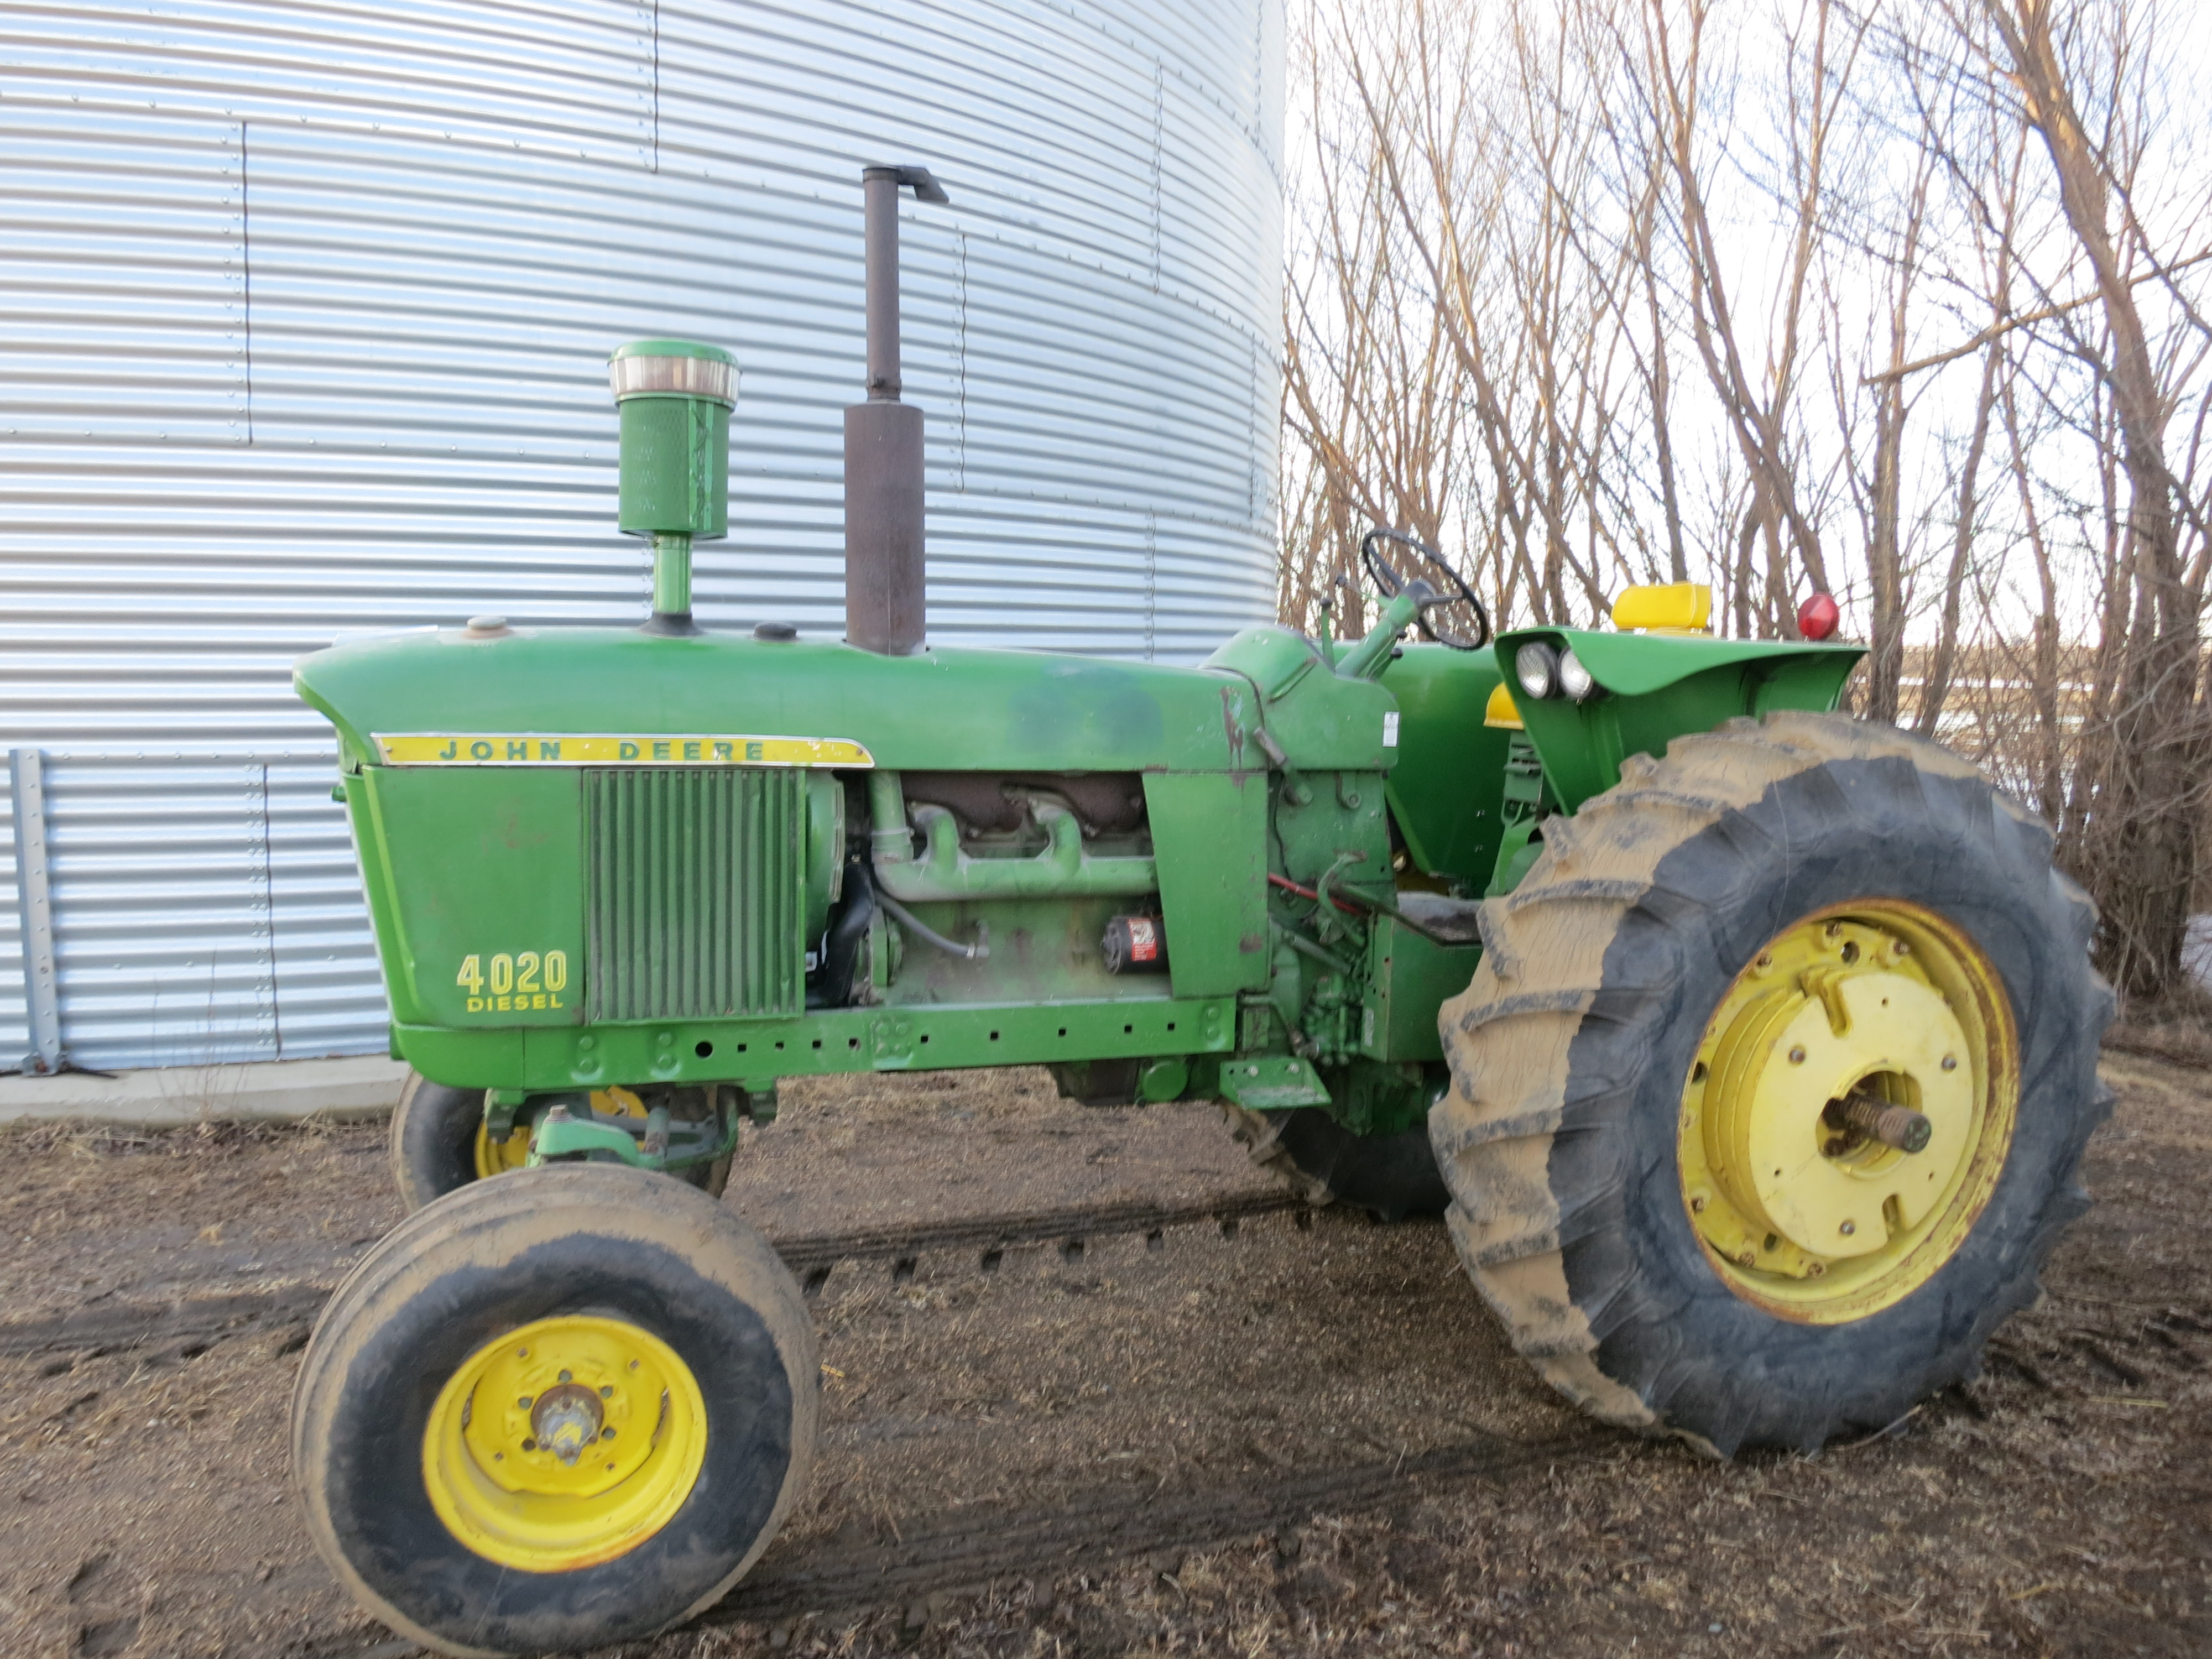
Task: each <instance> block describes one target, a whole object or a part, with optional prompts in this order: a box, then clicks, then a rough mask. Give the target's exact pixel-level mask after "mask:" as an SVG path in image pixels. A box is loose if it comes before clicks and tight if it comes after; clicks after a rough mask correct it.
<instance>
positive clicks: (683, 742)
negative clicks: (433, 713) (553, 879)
mask: <svg viewBox="0 0 2212 1659" xmlns="http://www.w3.org/2000/svg"><path fill="white" fill-rule="evenodd" d="M374 742H375V744H376V749H377V754H378V757H380V759H381V761H382V762H383V763H384V764H385V765H386V766H873V765H874V764H875V758H874V757H872V755H870V754H869V753H868V751H867V750H866V749H864V748H862V747H861V746H860V744H857V743H853V742H850V741H848V739H846V738H745V737H727V736H723V737H714V736H707V735H696V736H695V735H690V734H677V735H672V736H671V735H667V734H660V735H654V734H652V733H641V734H638V735H635V736H623V735H622V734H619V733H610V732H558V733H556V732H391V733H388V734H387V733H384V732H379V733H378V734H377V735H376V737H375V738H374Z"/></svg>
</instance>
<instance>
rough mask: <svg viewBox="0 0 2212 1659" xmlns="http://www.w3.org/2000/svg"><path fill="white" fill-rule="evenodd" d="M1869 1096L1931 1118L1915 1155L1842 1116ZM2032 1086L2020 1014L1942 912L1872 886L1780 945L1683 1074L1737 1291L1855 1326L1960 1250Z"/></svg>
mask: <svg viewBox="0 0 2212 1659" xmlns="http://www.w3.org/2000/svg"><path fill="white" fill-rule="evenodd" d="M1853 1092H1857V1093H1858V1094H1859V1095H1861V1096H1862V1097H1869V1098H1874V1099H1879V1100H1881V1101H1884V1102H1887V1103H1890V1104H1893V1105H1898V1106H1905V1107H1908V1108H1910V1109H1912V1110H1914V1111H1916V1112H1918V1113H1920V1114H1922V1115H1923V1116H1924V1117H1925V1118H1926V1119H1927V1120H1928V1131H1929V1140H1928V1144H1927V1145H1926V1146H1925V1147H1923V1149H1921V1150H1920V1151H1917V1152H1904V1151H1901V1150H1899V1149H1898V1148H1895V1147H1893V1146H1884V1145H1882V1144H1881V1143H1880V1142H1879V1141H1876V1140H1874V1139H1869V1138H1868V1137H1866V1136H1864V1135H1863V1134H1860V1133H1857V1132H1856V1131H1853V1130H1851V1129H1849V1128H1846V1127H1841V1126H1839V1124H1838V1117H1837V1113H1838V1109H1839V1108H1838V1106H1837V1105H1832V1104H1831V1103H1840V1102H1842V1101H1843V1100H1844V1097H1847V1096H1849V1095H1850V1094H1852V1093H1853ZM2019 1097H2020V1079H2019V1061H2018V1043H2017V1040H2016V1037H2015V1032H2014V1029H2013V1020H2012V1008H2011V1004H2010V1002H2009V1001H2008V1000H2007V998H2006V996H2005V994H2004V987H2003V984H2002V981H2000V980H1999V978H1998V977H1997V974H1996V969H1994V968H1992V967H1991V966H1990V962H1989V960H1988V958H1987V957H1984V955H1983V954H1982V953H1981V951H1979V950H1978V948H1976V946H1975V945H1974V944H1973V942H1972V940H1971V939H1968V938H1967V937H1966V935H1965V934H1964V933H1961V932H1960V931H1959V929H1957V928H1956V927H1953V926H1952V925H1951V924H1950V923H1949V922H1948V921H1944V920H1943V919H1942V917H1940V916H1938V915H1936V914H1935V913H1934V912H1932V911H1930V910H1928V909H1925V908H1922V907H1921V906H1918V905H1916V904H1910V903H1906V902H1904V901H1902V900H1897V899H1868V900H1863V901H1861V902H1855V903H1851V904H1844V905H1838V906H1835V907H1833V908H1830V909H1826V910H1822V911H1820V912H1818V913H1817V914H1815V915H1811V916H1808V917H1807V918H1805V919H1804V920H1803V921H1799V922H1797V923H1796V924H1795V925H1793V926H1791V927H1789V928H1787V929H1785V930H1784V932H1782V933H1779V934H1778V935H1777V936H1776V937H1775V938H1774V939H1771V941H1769V942H1768V944H1767V945H1766V946H1765V949H1764V950H1762V951H1760V952H1759V954H1758V956H1757V957H1754V958H1753V962H1752V963H1751V965H1750V966H1749V967H1747V968H1746V969H1744V970H1743V972H1742V973H1741V974H1740V975H1737V976H1736V979H1735V983H1734V984H1732V985H1731V986H1730V987H1729V991H1728V994H1727V995H1726V996H1724V997H1723V998H1722V999H1721V1004H1720V1006H1719V1007H1718V1008H1717V1009H1715V1010H1714V1012H1713V1016H1712V1018H1711V1020H1710V1021H1708V1022H1707V1024H1706V1026H1705V1032H1704V1035H1703V1036H1702V1037H1701V1038H1700V1039H1699V1045H1698V1053H1697V1058H1696V1060H1695V1061H1694V1063H1693V1064H1692V1066H1691V1069H1690V1075H1689V1077H1688V1079H1687V1080H1686V1082H1685V1084H1684V1085H1683V1091H1682V1108H1681V1122H1680V1142H1679V1161H1680V1170H1681V1182H1682V1199H1683V1203H1684V1205H1685V1206H1686V1208H1687V1209H1688V1211H1689V1214H1690V1223H1691V1225H1692V1229H1693V1230H1694V1231H1696V1233H1697V1236H1698V1240H1699V1243H1700V1245H1701V1246H1702V1247H1703V1248H1704V1249H1705V1255H1706V1256H1707V1258H1708V1259H1709V1260H1710V1261H1711V1263H1712V1265H1713V1267H1714V1268H1715V1270H1716V1271H1717V1273H1719V1274H1720V1276H1721V1279H1722V1280H1723V1282H1724V1283H1726V1284H1727V1285H1728V1287H1729V1289H1730V1290H1731V1291H1735V1293H1736V1294H1737V1295H1738V1296H1740V1297H1743V1298H1744V1299H1745V1300H1746V1301H1748V1302H1752V1303H1755V1304H1758V1305H1759V1306H1760V1307H1762V1308H1764V1309H1765V1310H1768V1311H1769V1312H1771V1313H1773V1314H1776V1315H1778V1316H1780V1317H1783V1318H1785V1319H1791V1320H1796V1321H1798V1322H1803V1323H1808V1324H1823V1325H1832V1324H1843V1323H1845V1322H1849V1321H1851V1320H1855V1319H1863V1318H1865V1317H1867V1316H1869V1315H1871V1314H1875V1313H1878V1312H1880V1311H1881V1310H1882V1309H1884V1308H1887V1307H1891V1306H1893V1305H1894V1304H1897V1303H1899V1302H1901V1301H1903V1300H1904V1299H1905V1297H1908V1296H1910V1295H1911V1294H1912V1292H1913V1291H1916V1290H1917V1289H1919V1288H1920V1286H1921V1285H1924V1284H1926V1283H1927V1282H1928V1280H1929V1279H1931V1278H1933V1277H1934V1276H1935V1275H1936V1273H1937V1272H1938V1271H1939V1270H1940V1269H1941V1268H1942V1266H1943V1265H1944V1263H1946V1262H1947V1261H1949V1260H1950V1259H1951V1258H1952V1256H1953V1255H1956V1254H1957V1252H1958V1250H1959V1248H1960V1245H1962V1244H1963V1243H1965V1242H1966V1237H1967V1235H1968V1234H1969V1233H1970V1232H1972V1230H1973V1225H1974V1223H1975V1220H1976V1219H1977V1218H1978V1217H1979V1215H1980V1214H1981V1212H1982V1208H1983V1206H1984V1205H1985V1204H1987V1203H1988V1201H1989V1198H1990V1193H1991V1192H1992V1191H1993V1190H1995V1188H1996V1181H1997V1176H1998V1175H1999V1174H2000V1173H2001V1172H2002V1170H2003V1168H2004V1161H2005V1155H2006V1153H2007V1152H2008V1151H2009V1150H2010V1148H2011V1146H2012V1136H2013V1127H2014V1123H2015V1116H2016V1112H2017V1108H2018V1103H2019Z"/></svg>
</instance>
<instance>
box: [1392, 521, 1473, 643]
mask: <svg viewBox="0 0 2212 1659" xmlns="http://www.w3.org/2000/svg"><path fill="white" fill-rule="evenodd" d="M1359 557H1360V562H1362V563H1363V564H1364V565H1365V566H1366V567H1367V574H1368V575H1369V576H1370V577H1371V578H1372V579H1373V580H1374V583H1375V586H1376V587H1377V588H1379V589H1381V590H1382V593H1383V598H1384V599H1396V598H1397V597H1398V595H1399V594H1400V593H1411V594H1412V595H1413V598H1414V599H1415V600H1416V601H1417V602H1418V603H1419V605H1420V607H1421V608H1420V610H1419V611H1418V612H1417V613H1416V614H1415V617H1414V625H1415V626H1416V627H1418V628H1419V629H1420V630H1421V634H1422V636H1423V637H1424V638H1425V639H1431V640H1434V641H1436V642H1437V644H1438V645H1443V646H1449V647H1451V648H1452V649H1453V650H1455V651H1480V650H1481V649H1482V647H1484V646H1486V645H1488V644H1489V643H1490V641H1491V637H1492V635H1491V630H1490V613H1489V612H1488V611H1485V610H1484V609H1483V608H1482V601H1481V600H1480V599H1476V598H1475V597H1474V589H1473V588H1471V587H1469V586H1468V585H1467V582H1466V580H1464V579H1463V578H1462V576H1461V575H1460V574H1459V572H1458V571H1456V570H1455V569H1453V568H1451V566H1449V564H1446V563H1445V562H1444V556H1443V554H1441V553H1439V552H1437V550H1436V549H1435V548H1433V547H1431V546H1430V545H1429V544H1427V543H1426V542H1424V541H1420V540H1418V539H1416V538H1413V537H1412V536H1408V535H1407V533H1406V532H1404V531H1402V530H1385V529H1383V527H1382V526H1380V525H1377V526H1376V527H1375V528H1374V529H1372V530H1370V531H1369V532H1367V533H1366V534H1365V535H1364V536H1362V537H1361V538H1359Z"/></svg>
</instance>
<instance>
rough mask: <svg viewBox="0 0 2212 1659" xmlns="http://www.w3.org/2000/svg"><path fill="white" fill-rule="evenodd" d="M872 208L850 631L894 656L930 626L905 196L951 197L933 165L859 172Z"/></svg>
mask: <svg viewBox="0 0 2212 1659" xmlns="http://www.w3.org/2000/svg"><path fill="white" fill-rule="evenodd" d="M860 190H861V195H862V198H863V205H864V210H865V213H866V220H865V225H864V232H865V255H866V267H867V320H868V400H867V402H866V403H863V404H854V405H852V406H851V407H850V408H848V410H846V411H845V638H846V641H847V642H848V643H849V644H852V645H856V646H858V647H860V648H861V649H862V650H863V651H873V652H876V653H879V654H881V655H884V656H888V657H904V656H910V655H912V654H913V653H915V652H916V651H919V650H921V647H922V641H923V638H924V636H925V634H926V631H927V608H928V604H927V583H926V580H925V577H924V570H923V559H924V544H923V533H922V489H921V484H922V416H921V410H919V409H916V408H915V407H914V406H913V405H912V404H903V403H901V402H900V401H899V271H898V195H899V191H902V190H912V191H914V193H915V197H916V198H917V199H919V200H921V201H924V202H930V203H934V204H944V203H945V202H946V201H948V200H950V199H951V198H949V197H947V196H946V195H945V191H944V189H943V187H942V186H940V185H939V184H938V182H937V180H936V179H933V178H932V177H931V176H930V173H929V169H928V168H927V167H864V168H862V169H861V172H860Z"/></svg>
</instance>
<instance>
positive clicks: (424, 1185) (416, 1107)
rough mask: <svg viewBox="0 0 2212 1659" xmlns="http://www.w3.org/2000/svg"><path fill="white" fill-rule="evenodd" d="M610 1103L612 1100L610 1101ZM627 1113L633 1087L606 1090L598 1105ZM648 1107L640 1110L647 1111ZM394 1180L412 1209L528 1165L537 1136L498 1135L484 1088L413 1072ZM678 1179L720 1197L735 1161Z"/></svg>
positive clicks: (395, 1122) (396, 1116)
mask: <svg viewBox="0 0 2212 1659" xmlns="http://www.w3.org/2000/svg"><path fill="white" fill-rule="evenodd" d="M603 1102H605V1104H603ZM616 1103H619V1104H618V1105H617V1109H621V1110H623V1111H624V1112H625V1113H626V1114H627V1109H628V1107H629V1105H631V1104H634V1103H635V1097H634V1096H629V1094H628V1091H620V1092H619V1093H617V1092H616V1091H599V1092H598V1093H596V1094H594V1096H593V1097H592V1105H593V1106H594V1107H596V1108H599V1109H602V1110H605V1109H607V1106H608V1105H615V1104H616ZM642 1112H643V1108H642V1106H640V1107H639V1108H638V1112H637V1114H635V1115H642ZM391 1144H392V1182H393V1184H394V1185H395V1186H397V1187H398V1188H399V1198H400V1201H401V1202H402V1203H404V1204H405V1205H406V1206H407V1209H408V1212H409V1213H410V1214H412V1213H413V1212H415V1211H416V1210H419V1209H421V1208H422V1206H424V1205H426V1204H428V1203H430V1202H432V1201H433V1200H437V1199H441V1198H443V1197H444V1196H445V1195H446V1194H447V1193H451V1192H457V1191H459V1189H460V1188H463V1187H465V1186H467V1185H469V1184H470V1183H471V1182H477V1181H483V1180H487V1179H489V1177H490V1176H495V1175H507V1174H508V1173H510V1172H512V1171H513V1170H520V1169H522V1168H524V1167H525V1160H526V1159H527V1158H529V1156H530V1137H529V1135H528V1133H525V1132H524V1131H523V1130H520V1129H518V1131H517V1132H516V1133H513V1134H510V1135H509V1136H508V1137H507V1139H505V1140H503V1141H502V1140H494V1139H492V1138H491V1135H490V1133H489V1130H488V1129H487V1128H486V1127H485V1124H484V1091H483V1090H482V1089H456V1088H453V1087H451V1086H450V1085H447V1084H443V1083H433V1082H431V1081H430V1080H429V1079H428V1078H426V1077H424V1076H423V1075H422V1073H420V1072H410V1073H408V1074H407V1081H406V1083H405V1084H404V1085H403V1086H402V1087H401V1089H400V1091H399V1104H398V1107H397V1108H395V1109H393V1111H392V1143H391ZM673 1174H674V1175H675V1176H676V1178H677V1179H678V1180H679V1181H682V1182H685V1183H687V1184H688V1185H690V1186H693V1187H696V1188H699V1190H700V1191H702V1192H703V1193H708V1194H713V1195H714V1196H716V1197H720V1195H721V1192H722V1189H723V1188H725V1187H726V1186H727V1185H728V1184H729V1180H730V1160H729V1159H728V1158H717V1159H715V1160H714V1162H713V1163H711V1164H691V1165H689V1166H688V1167H686V1168H684V1169H681V1170H675V1171H673Z"/></svg>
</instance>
